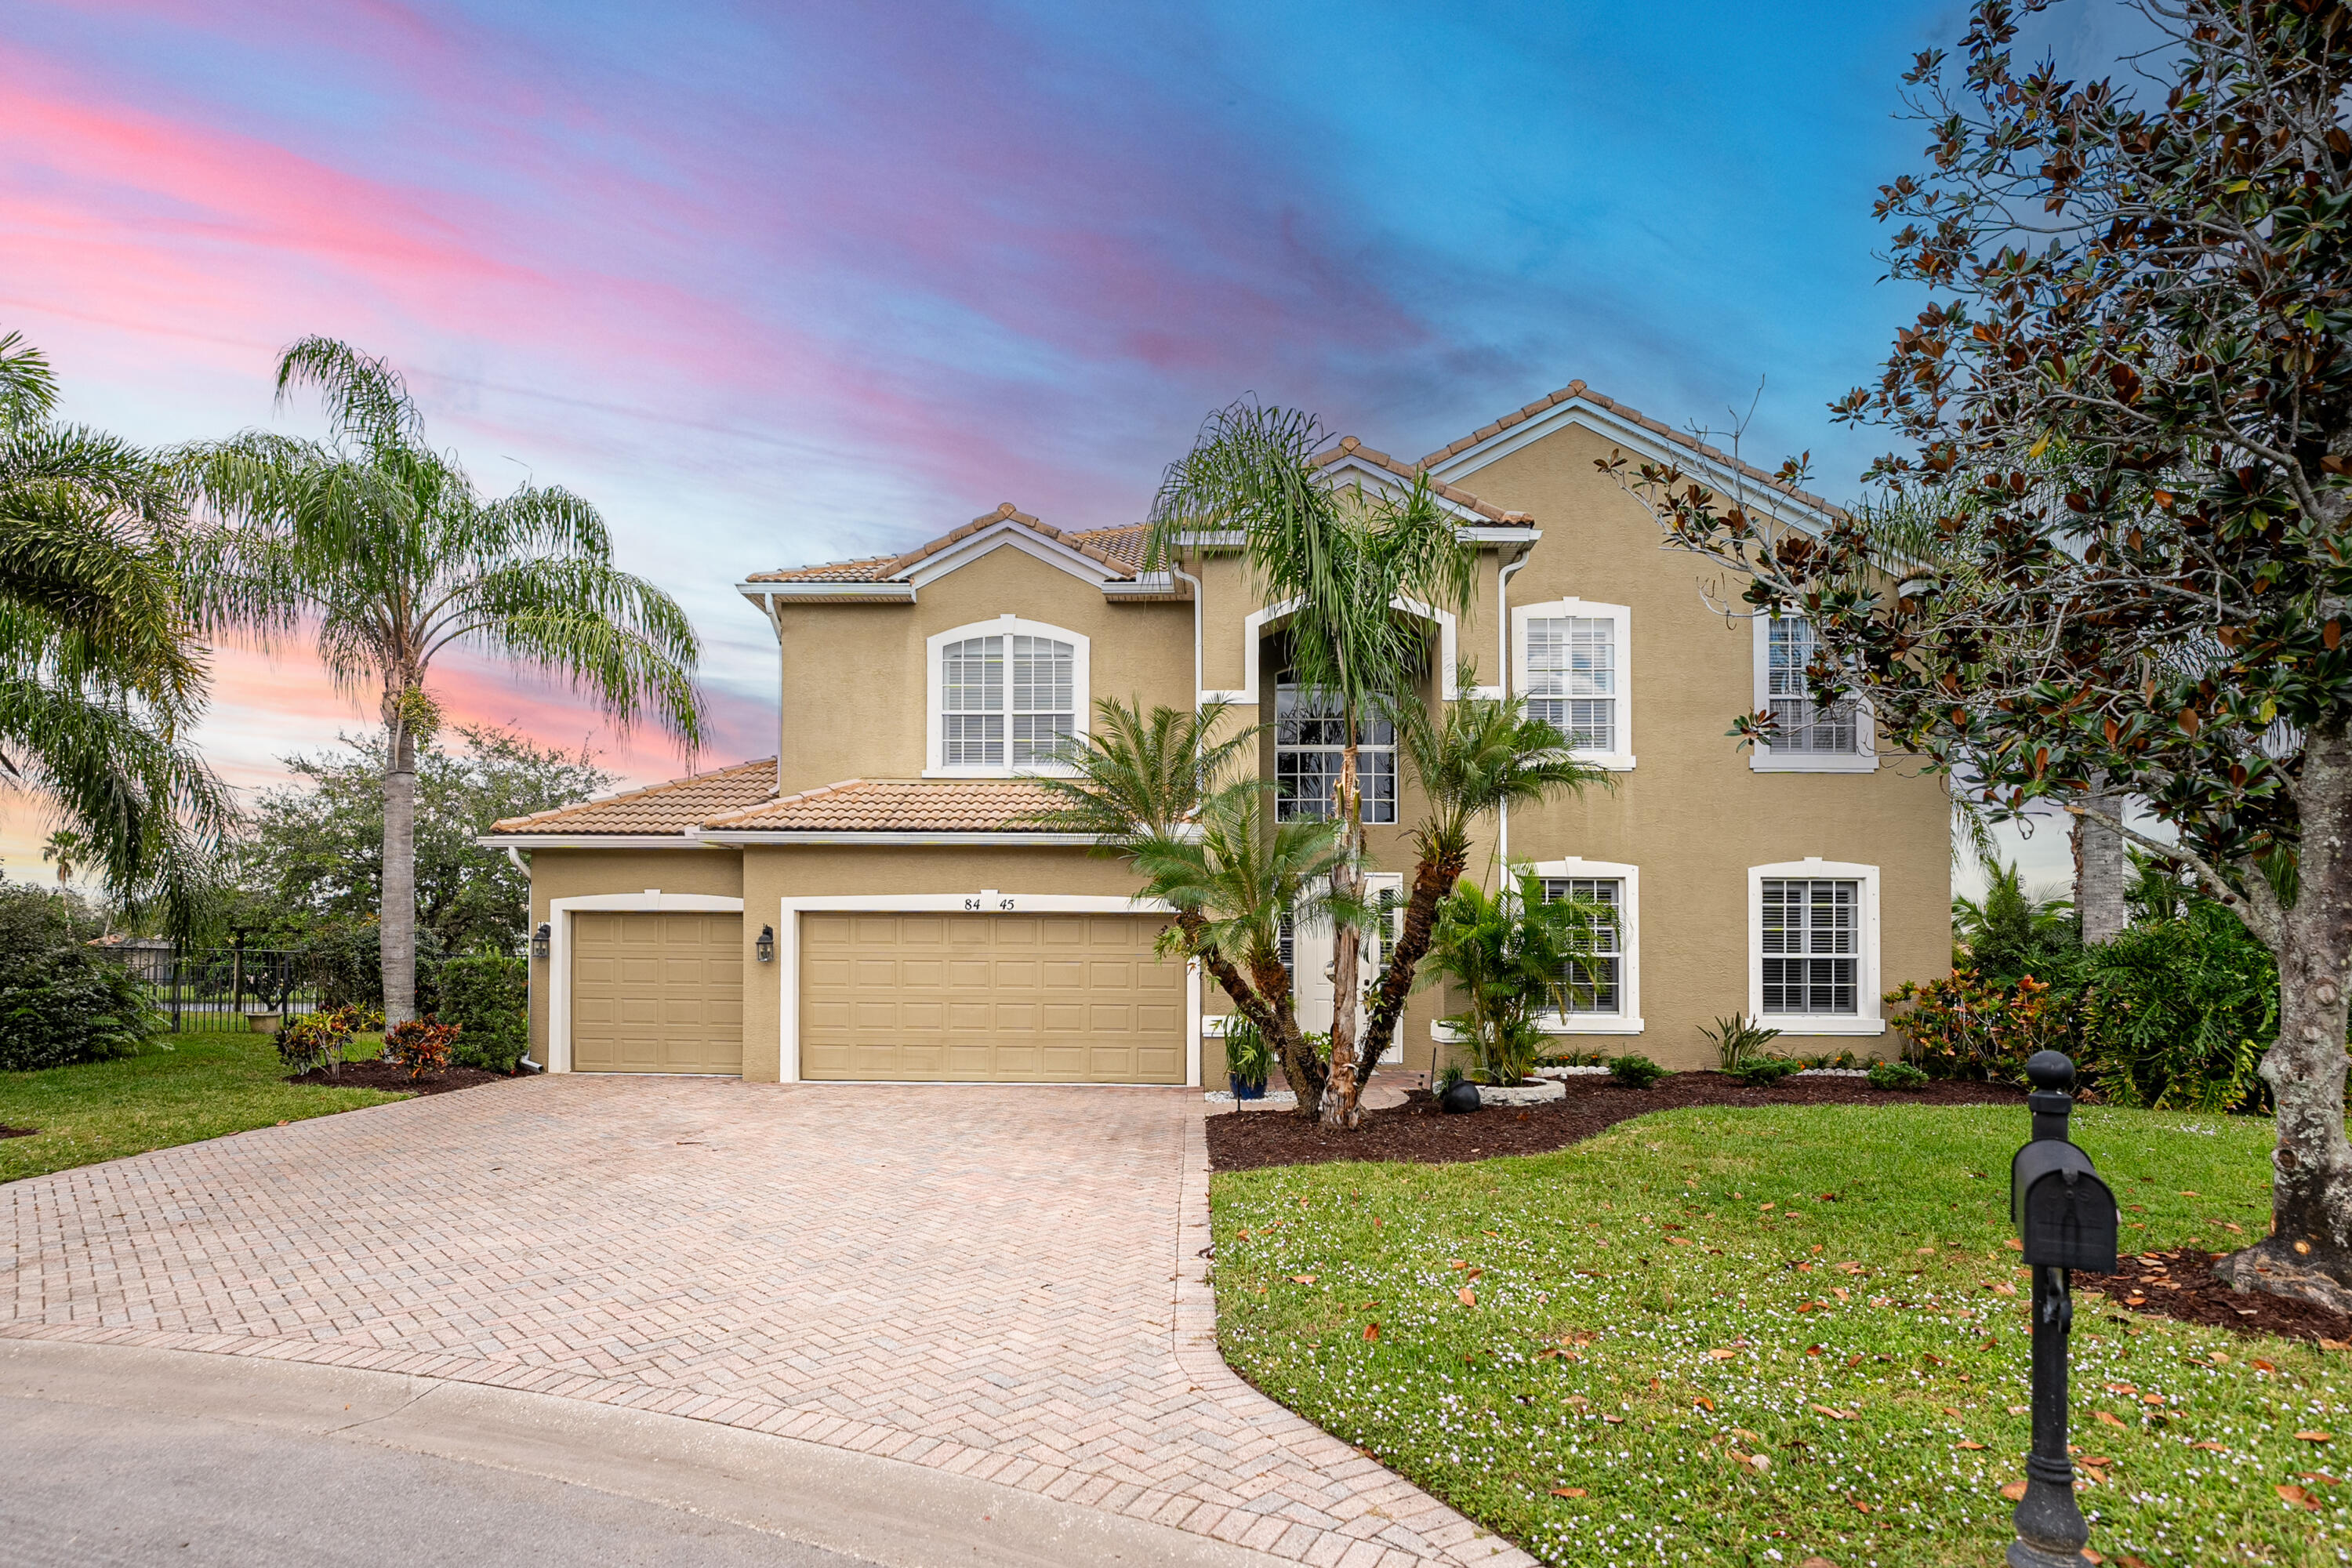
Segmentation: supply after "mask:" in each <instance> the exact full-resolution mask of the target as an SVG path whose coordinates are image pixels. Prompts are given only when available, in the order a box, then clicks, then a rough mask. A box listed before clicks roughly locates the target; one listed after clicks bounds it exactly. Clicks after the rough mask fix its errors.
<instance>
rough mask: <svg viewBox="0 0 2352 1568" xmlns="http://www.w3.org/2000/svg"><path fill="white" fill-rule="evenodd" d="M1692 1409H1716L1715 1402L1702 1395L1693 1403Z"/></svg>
mask: <svg viewBox="0 0 2352 1568" xmlns="http://www.w3.org/2000/svg"><path fill="white" fill-rule="evenodd" d="M1691 1408H1692V1409H1694V1410H1712V1409H1714V1408H1715V1401H1714V1400H1712V1399H1709V1398H1708V1397H1707V1396H1706V1394H1700V1395H1699V1396H1698V1397H1697V1398H1696V1399H1694V1400H1692V1401H1691Z"/></svg>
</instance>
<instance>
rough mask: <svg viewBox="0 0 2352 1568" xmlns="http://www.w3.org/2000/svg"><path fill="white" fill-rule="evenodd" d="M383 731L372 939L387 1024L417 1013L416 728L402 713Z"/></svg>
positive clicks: (385, 1024) (392, 1023)
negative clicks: (377, 906)
mask: <svg viewBox="0 0 2352 1568" xmlns="http://www.w3.org/2000/svg"><path fill="white" fill-rule="evenodd" d="M385 731H386V734H385V739H386V741H387V742H388V744H387V745H386V747H385V749H384V750H385V766H384V771H383V910H381V911H380V912H379V914H378V916H377V923H376V938H377V942H378V952H379V953H380V954H381V956H382V960H383V1022H384V1027H386V1028H390V1027H391V1026H393V1025H394V1024H403V1023H406V1022H407V1021H408V1020H409V1019H411V1018H414V1017H415V1016H416V732H415V726H414V725H412V724H410V723H409V722H408V721H407V715H406V714H405V713H399V714H396V715H395V716H394V718H393V719H392V721H390V722H389V723H387V724H386V726H385Z"/></svg>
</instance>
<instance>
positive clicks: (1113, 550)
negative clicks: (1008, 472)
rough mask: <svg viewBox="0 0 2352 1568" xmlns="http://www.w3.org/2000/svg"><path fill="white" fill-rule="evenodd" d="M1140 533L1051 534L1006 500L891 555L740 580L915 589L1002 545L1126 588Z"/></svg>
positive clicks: (1137, 559)
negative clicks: (895, 585) (890, 585)
mask: <svg viewBox="0 0 2352 1568" xmlns="http://www.w3.org/2000/svg"><path fill="white" fill-rule="evenodd" d="M1145 532H1146V530H1145V529H1144V527H1143V525H1142V524H1140V523H1136V524H1131V525H1125V526H1119V527H1112V528H1094V529H1061V528H1055V527H1054V526H1053V525H1052V524H1051V523H1045V522H1040V521H1037V519H1035V518H1034V517H1032V516H1030V515H1029V514H1028V513H1027V512H1025V511H1023V510H1020V509H1019V508H1018V507H1016V506H1014V505H1013V503H1012V502H1011V501H1006V502H1004V503H1003V505H1001V506H999V507H998V508H997V509H996V510H994V511H992V512H988V513H985V514H983V515H982V516H980V517H976V518H973V519H972V520H971V521H970V522H968V523H965V524H964V525H963V526H962V527H961V528H959V529H955V530H953V531H950V532H947V533H943V534H941V535H940V537H939V538H937V539H934V540H930V541H929V542H925V543H922V544H919V545H917V546H915V548H914V549H912V550H908V551H905V552H901V553H899V554H897V555H873V556H867V557H866V558H865V559H863V560H857V561H832V562H826V563H822V564H820V565H815V566H793V567H787V568H784V569H782V570H780V571H775V572H757V573H754V574H751V576H750V577H748V578H746V579H744V582H745V584H746V585H747V586H751V585H761V584H779V585H787V584H812V585H819V586H822V585H824V584H881V583H904V584H912V585H919V584H923V583H925V582H929V581H930V580H931V579H933V578H935V577H938V576H939V575H940V574H941V573H943V572H951V571H953V570H955V568H956V567H958V566H961V565H963V564H965V563H967V562H969V561H971V560H974V559H977V558H978V557H979V556H981V555H984V554H986V553H987V552H989V551H991V550H993V549H996V548H997V547H998V546H1000V545H1003V544H1007V543H1011V544H1015V545H1017V546H1019V547H1020V548H1021V549H1023V550H1025V551H1027V552H1029V553H1030V554H1032V555H1034V556H1036V557H1037V558H1038V559H1039V560H1041V561H1045V562H1048V563H1051V564H1053V565H1055V566H1058V567H1060V568H1061V569H1062V570H1063V571H1066V572H1067V573H1069V574H1071V575H1072V576H1074V577H1080V578H1084V579H1085V580H1087V581H1088V582H1091V583H1110V582H1128V581H1132V580H1133V579H1134V578H1135V576H1136V574H1137V573H1138V572H1139V570H1140V569H1141V564H1142V555H1143V537H1144V534H1145Z"/></svg>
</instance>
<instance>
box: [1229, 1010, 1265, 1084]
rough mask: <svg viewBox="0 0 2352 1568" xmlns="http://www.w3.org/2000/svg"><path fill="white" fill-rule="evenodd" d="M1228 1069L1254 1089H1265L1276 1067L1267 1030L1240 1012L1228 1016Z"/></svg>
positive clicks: (1231, 1074) (1231, 1073) (1232, 1074)
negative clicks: (1266, 1041) (1266, 1035)
mask: <svg viewBox="0 0 2352 1568" xmlns="http://www.w3.org/2000/svg"><path fill="white" fill-rule="evenodd" d="M1225 1071H1226V1073H1227V1074H1229V1075H1230V1076H1232V1077H1234V1078H1236V1079H1240V1080H1241V1081H1242V1082H1243V1083H1244V1084H1245V1085H1247V1086H1249V1087H1250V1088H1253V1089H1264V1088H1265V1080H1266V1079H1267V1078H1268V1077H1270V1076H1271V1075H1272V1074H1273V1071H1274V1048H1273V1047H1270V1046H1268V1045H1267V1044H1266V1043H1265V1030H1263V1029H1261V1028H1259V1027H1258V1026H1256V1025H1255V1024H1253V1023H1251V1022H1250V1021H1249V1020H1248V1019H1247V1018H1244V1017H1243V1016H1241V1015H1240V1014H1238V1013H1234V1014H1229V1015H1227V1016H1226V1018H1225Z"/></svg>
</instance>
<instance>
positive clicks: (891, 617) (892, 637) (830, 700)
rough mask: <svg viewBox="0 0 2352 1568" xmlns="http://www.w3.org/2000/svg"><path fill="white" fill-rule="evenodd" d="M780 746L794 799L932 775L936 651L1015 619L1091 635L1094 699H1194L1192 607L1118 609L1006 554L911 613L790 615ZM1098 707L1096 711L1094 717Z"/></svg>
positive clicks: (853, 608)
mask: <svg viewBox="0 0 2352 1568" xmlns="http://www.w3.org/2000/svg"><path fill="white" fill-rule="evenodd" d="M781 608H782V621H783V650H782V655H783V702H782V721H781V725H780V728H779V731H778V737H777V744H778V746H779V747H780V748H781V751H780V755H781V756H782V759H783V761H782V768H781V773H782V784H783V788H784V790H785V791H786V792H787V793H790V792H792V791H795V790H803V789H813V788H815V787H816V786H817V785H820V784H835V783H837V782H839V781H840V780H843V779H848V778H869V779H876V778H900V779H904V778H915V777H918V776H919V775H920V774H921V773H922V771H923V766H924V762H925V750H926V747H927V744H928V733H927V729H926V709H925V703H926V701H927V695H926V692H927V688H926V679H927V673H928V672H927V668H926V664H925V660H924V647H925V643H926V641H927V640H928V639H929V638H930V637H934V636H936V635H937V634H939V633H940V632H943V631H947V630H948V629H950V627H954V626H968V625H971V624H972V623H974V622H979V621H992V620H994V619H996V618H997V617H998V616H1004V615H1014V616H1020V617H1021V618H1022V619H1023V620H1028V621H1044V622H1047V623H1049V624H1051V625H1053V626H1061V627H1064V628H1065V629H1066V630H1069V631H1074V632H1076V633H1079V634H1080V635H1082V636H1084V637H1086V638H1087V643H1088V656H1089V657H1088V663H1089V666H1090V669H1089V676H1088V679H1089V689H1090V691H1091V695H1092V698H1094V699H1099V698H1104V697H1118V698H1120V699H1122V700H1130V699H1140V700H1142V702H1143V704H1144V706H1145V707H1146V708H1147V709H1148V708H1150V706H1152V705H1153V704H1155V703H1163V702H1164V703H1167V704H1169V705H1171V706H1172V707H1183V706H1186V705H1188V704H1189V703H1191V701H1192V605H1190V604H1186V603H1177V602H1172V601H1171V602H1160V603H1145V604H1114V603H1112V602H1110V601H1109V600H1107V599H1105V598H1104V597H1103V593H1102V590H1101V588H1099V587H1098V586H1097V585H1095V584H1091V583H1087V582H1084V581H1081V580H1080V579H1078V578H1076V577H1073V576H1071V575H1070V574H1068V573H1066V572H1065V571H1063V570H1061V569H1060V568H1059V567H1057V566H1054V565H1050V564H1048V563H1045V562H1043V561H1040V560H1038V559H1037V558H1036V557H1035V556H1034V555H1031V554H1029V553H1027V552H1025V551H1024V550H1022V549H1021V548H1019V547H1018V546H1016V545H1012V544H1003V545H1000V546H998V547H997V548H996V549H994V550H992V551H991V552H989V553H988V554H986V555H983V556H982V557H981V558H980V559H978V560H977V561H974V562H972V563H970V564H969V565H966V566H962V567H960V568H958V569H957V570H956V571H954V572H951V573H950V574H947V575H946V576H944V577H941V578H940V579H938V580H937V581H935V582H932V583H929V584H925V585H924V586H923V588H922V589H921V590H920V592H919V595H918V596H917V598H916V602H915V603H913V604H911V605H782V607H781ZM1091 706H1092V703H1091V700H1090V701H1089V703H1088V707H1089V708H1091Z"/></svg>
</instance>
